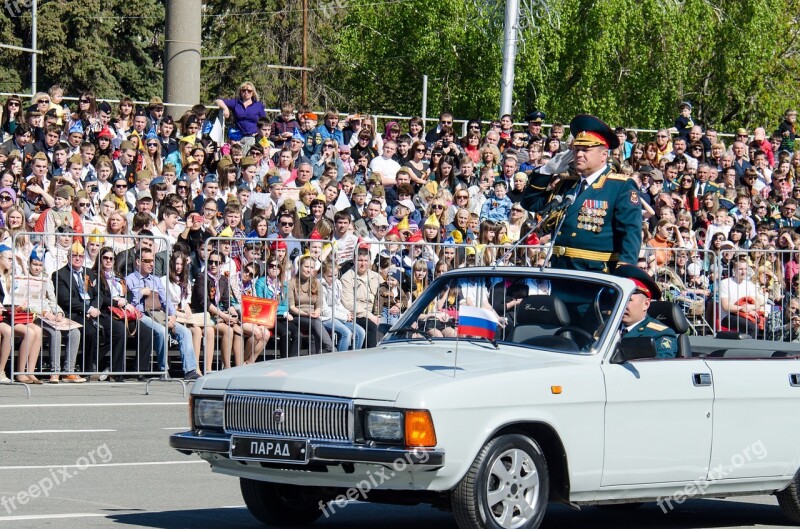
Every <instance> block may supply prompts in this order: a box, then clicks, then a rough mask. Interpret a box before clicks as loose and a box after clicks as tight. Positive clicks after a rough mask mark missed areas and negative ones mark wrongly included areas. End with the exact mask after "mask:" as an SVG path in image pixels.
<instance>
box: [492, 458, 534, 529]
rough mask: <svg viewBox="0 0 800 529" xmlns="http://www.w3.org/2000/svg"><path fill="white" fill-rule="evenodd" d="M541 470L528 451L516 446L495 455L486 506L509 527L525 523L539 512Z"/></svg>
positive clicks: (512, 527)
mask: <svg viewBox="0 0 800 529" xmlns="http://www.w3.org/2000/svg"><path fill="white" fill-rule="evenodd" d="M538 497H539V474H538V472H537V471H536V465H535V464H534V463H533V460H532V459H531V457H530V456H529V455H528V454H527V453H525V451H523V450H520V449H518V448H512V449H510V450H506V451H505V452H503V453H502V454H501V455H500V457H498V458H497V459H495V461H494V463H493V464H492V466H491V468H489V470H488V472H487V476H486V507H487V512H488V513H489V515H491V516H492V517H493V518H494V521H495V522H496V523H497V524H498V525H499V526H501V527H504V528H506V529H514V528H516V527H520V526H522V525H525V524H526V523H527V522H528V521H529V520H530V519H531V518H532V517H533V516H534V514H535V513H536V507H537V503H538Z"/></svg>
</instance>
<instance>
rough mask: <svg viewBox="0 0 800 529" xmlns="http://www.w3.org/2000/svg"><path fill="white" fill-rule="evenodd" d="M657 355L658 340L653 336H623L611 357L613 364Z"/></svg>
mask: <svg viewBox="0 0 800 529" xmlns="http://www.w3.org/2000/svg"><path fill="white" fill-rule="evenodd" d="M655 357H656V342H655V340H654V339H653V338H651V337H639V336H637V337H633V336H631V337H629V338H622V340H620V341H619V343H618V344H617V349H616V351H614V355H613V356H612V357H611V363H612V364H624V363H625V362H629V361H631V360H639V359H642V358H655Z"/></svg>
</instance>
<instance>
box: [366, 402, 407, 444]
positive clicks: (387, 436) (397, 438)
mask: <svg viewBox="0 0 800 529" xmlns="http://www.w3.org/2000/svg"><path fill="white" fill-rule="evenodd" d="M364 423H365V424H364V426H365V428H364V429H365V430H366V431H365V434H366V435H365V437H366V438H367V439H369V440H371V441H383V442H392V443H402V442H403V434H404V426H403V412H402V411H390V410H366V420H365V421H364Z"/></svg>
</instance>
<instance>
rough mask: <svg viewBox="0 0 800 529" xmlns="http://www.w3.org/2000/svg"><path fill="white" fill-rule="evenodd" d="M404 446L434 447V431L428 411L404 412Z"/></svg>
mask: <svg viewBox="0 0 800 529" xmlns="http://www.w3.org/2000/svg"><path fill="white" fill-rule="evenodd" d="M406 446H418V447H430V448H432V447H434V446H436V431H435V430H434V429H433V419H432V418H431V412H429V411H428V410H408V411H406Z"/></svg>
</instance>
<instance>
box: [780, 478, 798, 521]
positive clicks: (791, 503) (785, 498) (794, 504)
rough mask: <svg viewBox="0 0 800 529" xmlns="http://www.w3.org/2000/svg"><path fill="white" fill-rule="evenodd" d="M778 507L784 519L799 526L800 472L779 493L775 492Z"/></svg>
mask: <svg viewBox="0 0 800 529" xmlns="http://www.w3.org/2000/svg"><path fill="white" fill-rule="evenodd" d="M775 495H776V496H777V497H778V505H780V506H781V511H783V515H784V516H786V518H787V519H788V520H789V521H790V522H792V523H795V524H800V472H798V473H797V474H795V476H794V480H793V481H792V483H791V484H790V485H789V486H788V487H786V488H785V489H783V490H782V491H780V492H776V493H775Z"/></svg>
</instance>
